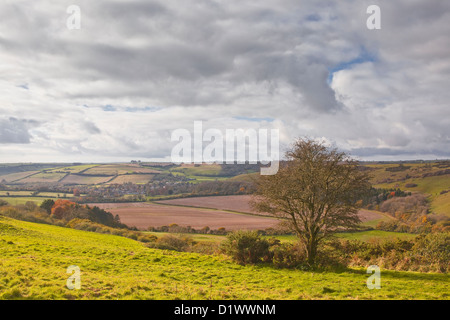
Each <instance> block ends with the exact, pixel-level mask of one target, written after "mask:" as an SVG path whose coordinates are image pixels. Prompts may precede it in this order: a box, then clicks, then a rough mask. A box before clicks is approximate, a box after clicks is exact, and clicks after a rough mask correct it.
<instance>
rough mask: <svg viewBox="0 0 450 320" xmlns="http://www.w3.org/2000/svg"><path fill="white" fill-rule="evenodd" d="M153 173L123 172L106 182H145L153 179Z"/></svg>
mask: <svg viewBox="0 0 450 320" xmlns="http://www.w3.org/2000/svg"><path fill="white" fill-rule="evenodd" d="M154 176H155V175H154V174H124V175H121V176H118V177H116V178H114V179H112V180H111V181H109V182H108V183H128V182H131V183H136V184H141V183H147V182H149V181H151V180H152V179H153V177H154Z"/></svg>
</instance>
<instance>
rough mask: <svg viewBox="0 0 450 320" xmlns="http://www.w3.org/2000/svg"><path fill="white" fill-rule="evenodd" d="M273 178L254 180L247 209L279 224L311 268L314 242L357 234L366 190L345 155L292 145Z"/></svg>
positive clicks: (301, 142) (363, 177)
mask: <svg viewBox="0 0 450 320" xmlns="http://www.w3.org/2000/svg"><path fill="white" fill-rule="evenodd" d="M286 159H287V161H285V162H284V164H283V165H282V166H281V167H280V169H279V171H278V173H277V174H276V175H268V176H260V177H259V179H258V180H257V191H256V194H255V196H254V198H253V200H252V203H251V204H252V206H253V207H254V208H255V209H257V210H258V211H262V212H268V213H271V214H273V215H275V216H276V217H279V218H283V219H284V221H285V222H286V223H287V224H288V226H289V227H290V229H291V230H292V231H294V232H295V233H296V234H297V235H298V237H299V238H300V241H301V243H302V244H303V245H304V248H305V251H306V254H307V257H308V263H309V264H311V265H312V264H314V263H315V260H316V255H317V249H318V246H319V244H320V242H321V241H322V240H323V239H325V238H327V237H329V236H330V235H332V234H334V233H336V232H337V231H339V230H344V229H348V228H357V227H358V224H359V223H360V219H359V217H358V215H357V212H358V206H357V201H358V200H359V199H360V198H361V196H362V195H363V194H365V193H366V192H368V190H369V189H370V184H369V177H368V175H367V174H366V173H365V172H363V171H361V170H359V169H358V162H357V161H355V160H353V159H352V158H350V157H349V156H348V155H347V154H346V153H344V152H339V151H338V150H337V149H335V148H329V147H326V146H325V144H324V143H323V142H322V143H320V142H316V141H314V140H312V139H307V138H304V139H298V140H297V141H296V142H295V143H294V145H293V147H292V149H291V150H289V151H287V152H286Z"/></svg>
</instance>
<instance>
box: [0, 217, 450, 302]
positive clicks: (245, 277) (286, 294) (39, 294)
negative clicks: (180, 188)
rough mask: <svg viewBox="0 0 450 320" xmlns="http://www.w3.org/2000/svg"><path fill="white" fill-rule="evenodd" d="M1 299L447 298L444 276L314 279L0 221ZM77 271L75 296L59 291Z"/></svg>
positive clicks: (354, 274)
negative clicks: (71, 270)
mask: <svg viewBox="0 0 450 320" xmlns="http://www.w3.org/2000/svg"><path fill="white" fill-rule="evenodd" d="M0 252H2V254H1V256H0V298H2V299H18V298H19V299H20V298H32V299H80V298H84V299H175V298H181V299H209V298H212V299H448V297H449V295H448V292H449V276H448V275H443V274H420V273H413V272H392V271H383V270H382V273H381V285H382V288H381V289H380V290H369V289H367V287H366V280H367V278H368V275H367V274H366V273H365V270H350V271H348V272H342V273H334V272H324V273H313V272H304V271H297V270H277V269H274V268H272V267H269V266H240V265H237V264H235V263H233V262H231V261H230V260H229V259H228V258H226V257H218V256H207V255H199V254H192V253H177V252H169V251H163V250H157V249H149V248H146V247H145V246H144V245H143V244H141V243H139V242H136V241H133V240H130V239H126V238H122V237H117V236H112V235H102V234H96V233H90V232H85V231H78V230H73V229H66V228H61V227H56V226H49V225H40V224H34V223H28V222H22V221H16V220H11V219H7V218H2V217H0ZM70 265H77V266H79V267H80V269H81V290H69V289H67V288H66V287H65V285H66V280H67V278H68V277H69V275H68V274H66V268H67V267H68V266H70Z"/></svg>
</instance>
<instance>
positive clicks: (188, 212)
mask: <svg viewBox="0 0 450 320" xmlns="http://www.w3.org/2000/svg"><path fill="white" fill-rule="evenodd" d="M251 197H252V196H249V195H240V196H212V197H195V198H182V199H172V200H163V201H158V202H157V203H148V202H134V203H99V204H91V205H96V206H98V207H100V208H102V209H105V210H107V211H109V212H111V213H112V214H114V215H116V214H118V215H119V217H120V220H121V221H122V222H123V223H125V224H126V225H128V226H135V227H137V228H138V229H141V230H145V229H147V228H148V227H150V226H152V227H161V226H168V225H170V224H172V223H176V224H178V225H180V226H191V227H192V228H194V229H201V228H203V227H206V226H208V227H210V228H211V229H218V228H221V227H224V228H225V229H226V230H237V229H248V230H257V229H266V228H270V227H275V226H276V225H277V224H278V220H277V219H275V218H272V217H268V216H267V215H268V214H264V213H258V212H256V211H255V210H253V209H252V208H251V206H250V204H249V200H250V199H251ZM158 203H160V204H158ZM227 210H231V211H227ZM232 211H235V212H242V213H244V214H240V213H235V212H232ZM245 213H247V214H245ZM255 214H260V215H266V216H257V215H255ZM359 216H360V218H361V221H362V222H366V221H372V220H377V219H380V218H383V217H384V216H383V215H382V214H380V213H378V212H374V211H369V210H360V211H359Z"/></svg>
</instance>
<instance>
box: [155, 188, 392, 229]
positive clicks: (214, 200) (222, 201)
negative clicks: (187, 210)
mask: <svg viewBox="0 0 450 320" xmlns="http://www.w3.org/2000/svg"><path fill="white" fill-rule="evenodd" d="M251 199H252V196H251V195H237V196H211V197H189V198H180V199H170V200H160V201H155V202H156V203H161V204H168V205H178V206H186V207H196V208H211V209H217V210H230V211H236V212H243V213H252V214H258V215H269V214H267V213H263V212H257V211H256V210H253V209H252V208H251V206H250V204H249V201H250V200H251ZM359 216H360V219H361V221H362V222H363V223H364V224H365V225H373V224H375V225H376V223H378V222H379V221H382V220H384V221H385V220H391V219H392V218H390V217H389V216H388V215H387V214H383V213H381V212H378V211H371V210H360V211H359ZM371 222H372V223H371Z"/></svg>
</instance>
